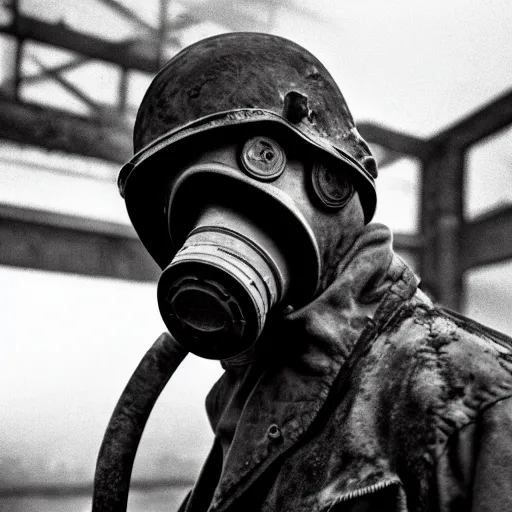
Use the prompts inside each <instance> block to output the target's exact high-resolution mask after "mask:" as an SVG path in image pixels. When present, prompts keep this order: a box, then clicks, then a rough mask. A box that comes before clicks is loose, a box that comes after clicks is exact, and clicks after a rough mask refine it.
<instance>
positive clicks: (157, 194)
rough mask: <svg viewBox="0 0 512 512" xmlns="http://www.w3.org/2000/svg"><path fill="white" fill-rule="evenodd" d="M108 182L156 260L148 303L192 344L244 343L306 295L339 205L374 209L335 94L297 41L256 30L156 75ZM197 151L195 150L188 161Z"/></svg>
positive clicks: (206, 348)
mask: <svg viewBox="0 0 512 512" xmlns="http://www.w3.org/2000/svg"><path fill="white" fill-rule="evenodd" d="M134 146H135V150H136V151H137V153H136V155H135V156H134V157H133V159H132V160H131V161H130V162H128V163H127V164H126V165H125V166H124V167H123V169H122V170H121V173H120V176H119V186H120V190H121V194H122V195H123V197H124V198H125V200H126V205H127V208H128V213H129V214H130V218H131V220H132V223H133V225H134V227H135V229H136V231H137V233H138V234H139V237H140V238H141V240H142V242H143V243H144V245H145V246H146V248H147V249H148V251H149V252H150V254H151V255H152V256H153V257H154V259H155V260H156V261H157V263H158V264H159V265H160V266H161V268H162V270H163V273H162V275H161V278H160V281H159V284H158V292H157V295H158V305H159V308H160V312H161V315H162V318H163V320H164V322H165V324H166V325H167V327H168V329H169V331H170V332H171V334H172V335H173V336H174V337H175V338H176V339H177V341H178V342H179V343H181V344H183V345H184V346H185V347H186V348H187V349H188V350H189V351H190V352H193V353H195V354H197V355H200V356H203V357H206V358H213V359H226V358H231V357H234V356H236V355H238V354H241V353H243V352H244V351H246V350H248V349H250V348H251V347H252V346H253V345H254V343H255V341H256V340H257V339H258V337H259V336H260V335H261V333H262V331H263V329H264V327H265V324H266V323H267V322H268V318H269V315H270V316H271V315H273V314H277V313H278V312H280V311H283V310H285V309H287V310H289V309H290V306H291V307H292V308H297V307H300V306H302V305H305V304H306V303H307V302H308V301H310V300H311V299H312V298H313V297H314V296H315V293H317V289H318V287H319V283H320V280H321V275H322V272H324V269H323V265H324V262H323V261H322V259H323V258H325V254H326V252H327V251H328V250H330V249H329V247H326V245H328V243H330V240H329V238H330V237H331V235H329V236H328V235H327V231H329V230H330V233H332V232H336V230H338V231H339V228H340V222H341V218H340V215H341V213H340V212H343V210H344V208H345V207H346V206H347V205H348V204H350V203H351V200H352V199H354V196H355V194H356V192H355V190H357V191H358V192H359V195H358V197H359V199H360V201H361V204H362V211H363V212H364V217H365V218H364V219H363V223H364V222H368V221H369V220H370V219H371V217H372V215H373V212H374V210H375V202H376V195H375V187H374V177H375V176H376V167H375V161H374V159H373V157H372V156H371V154H370V151H369V149H368V146H367V145H366V143H365V142H364V140H363V139H362V138H361V137H360V136H359V134H358V133H357V130H356V128H355V126H354V123H353V120H352V117H351V115H350V112H349V111H348V108H347V106H346V104H345V102H344V99H343V96H342V95H341V92H340V91H339V89H338V88H337V86H336V84H335V83H334V80H333V79H332V77H331V76H330V75H329V73H328V72H327V70H326V69H325V68H324V67H323V65H322V64H321V63H320V62H319V61H318V60H317V59H316V58H315V57H314V56H313V55H311V54H310V53H308V52H307V51H306V50H304V49H303V48H301V47H300V46H298V45H296V44H294V43H292V42H291V41H288V40H286V39H283V38H279V37H276V36H270V35H266V34H251V33H232V34H222V35H220V36H216V37H213V38H209V39H206V40H203V41H200V42H198V43H196V44H195V45H192V46H190V47H188V48H186V49H185V50H183V51H182V52H180V53H179V54H178V55H177V56H175V57H174V58H173V59H171V60H170V61H169V63H168V64H167V66H165V67H164V68H163V69H162V70H161V71H160V73H159V74H158V75H157V76H156V77H155V79H154V81H153V83H152V84H151V86H150V88H149V89H148V91H147V93H146V95H145V97H144V99H143V101H142V104H141V107H140V109H139V112H138V115H137V120H136V123H135V129H134ZM195 155H197V156H195Z"/></svg>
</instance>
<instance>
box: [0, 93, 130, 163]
mask: <svg viewBox="0 0 512 512" xmlns="http://www.w3.org/2000/svg"><path fill="white" fill-rule="evenodd" d="M0 139H7V140H10V141H13V142H19V143H23V144H29V145H32V146H39V147H42V148H46V149H53V150H61V151H66V152H68V153H75V154H77V155H83V156H90V157H95V158H101V159H104V160H108V161H111V162H116V163H123V162H125V161H126V160H128V159H129V158H130V157H131V155H132V148H131V138H130V131H129V130H128V129H123V128H121V127H120V126H119V125H113V124H110V123H107V122H105V121H102V120H99V119H97V120H93V119H91V118H88V117H81V116H78V115H74V114H70V113H69V112H64V111H60V110H56V109H52V108H49V107H42V106H39V105H34V104H30V103H21V102H14V101H12V100H11V99H9V98H6V97H5V96H2V95H0Z"/></svg>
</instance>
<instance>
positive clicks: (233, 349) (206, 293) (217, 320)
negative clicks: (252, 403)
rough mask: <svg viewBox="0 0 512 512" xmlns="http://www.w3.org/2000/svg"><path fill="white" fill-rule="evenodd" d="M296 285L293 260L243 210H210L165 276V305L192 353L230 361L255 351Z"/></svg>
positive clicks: (161, 287) (161, 290) (161, 293)
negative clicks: (277, 307) (267, 322)
mask: <svg viewBox="0 0 512 512" xmlns="http://www.w3.org/2000/svg"><path fill="white" fill-rule="evenodd" d="M289 281H290V269H289V265H288V264H287V262H286V259H285V258H284V256H283V254H282V253H281V251H280V250H279V248H278V247H277V245H276V244H275V243H274V241H273V240H272V239H271V238H270V237H269V235H268V234H267V233H265V231H264V230H263V229H261V227H259V226H258V225H257V224H256V223H255V222H254V221H252V219H250V218H248V217H246V216H245V215H244V214H243V213H241V212H239V211H235V210H233V209H231V208H228V207H225V206H221V205H219V204H210V205H208V206H205V207H204V209H203V211H202V212H201V213H200V215H199V218H198V220H197V221H196V223H195V225H194V226H193V228H192V230H191V231H190V232H189V233H188V236H187V238H186V241H185V243H184V244H183V246H182V247H181V249H180V250H179V251H178V252H177V254H176V256H175V257H174V259H173V260H172V262H171V263H170V265H169V266H168V267H167V268H166V269H165V270H164V272H163V274H162V276H161V278H160V281H159V284H158V303H159V307H160V312H161V315H162V318H163V319H164V321H165V322H166V324H167V326H168V328H169V330H170V332H171V334H173V335H174V336H175V337H176V339H177V340H178V341H179V342H181V343H183V344H184V345H185V346H186V348H188V349H189V350H190V351H191V352H193V353H195V354H197V355H200V356H202V357H206V358H212V359H225V358H229V357H231V356H234V355H237V354H239V353H241V352H243V351H244V350H246V349H248V348H249V347H250V346H252V344H253V343H254V341H255V340H256V339H257V338H258V337H259V335H260V334H261V332H262V330H263V327H264V324H265V320H266V318H267V314H268V312H269V310H270V309H271V308H272V307H273V306H275V305H276V304H277V303H279V302H280V301H281V300H282V298H283V297H284V296H285V295H286V293H287V291H288V287H289Z"/></svg>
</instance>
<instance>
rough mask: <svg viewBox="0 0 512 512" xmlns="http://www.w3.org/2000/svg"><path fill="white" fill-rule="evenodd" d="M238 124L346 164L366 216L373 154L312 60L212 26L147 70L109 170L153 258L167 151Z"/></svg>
mask: <svg viewBox="0 0 512 512" xmlns="http://www.w3.org/2000/svg"><path fill="white" fill-rule="evenodd" d="M248 123H251V124H257V123H260V124H264V125H267V126H268V125H269V124H272V125H273V126H274V127H276V126H281V127H283V128H284V129H286V130H287V131H288V132H290V133H293V134H295V135H296V136H297V137H298V138H299V139H302V141H303V142H305V143H307V144H310V145H311V146H313V147H315V148H317V149H318V150H320V151H323V152H325V153H327V154H329V155H331V157H334V158H335V159H337V160H338V161H340V164H341V165H342V166H343V168H344V169H346V170H348V171H349V172H353V176H354V180H355V182H356V184H357V186H358V189H359V192H360V194H359V195H360V199H361V203H362V206H363V209H364V213H365V219H366V221H367V222H369V221H370V220H371V218H372V217H373V214H374V212H375V207H376V192H375V182H374V179H375V178H376V177H377V167H376V163H375V160H374V158H373V157H372V155H371V153H370V150H369V148H368V145H367V144H366V142H365V141H364V140H363V138H362V137H361V136H360V135H359V133H358V131H357V129H356V127H355V124H354V121H353V118H352V115H351V113H350V111H349V109H348V107H347V104H346V102H345V99H344V98H343V95H342V94H341V91H340V90H339V88H338V86H337V85H336V83H335V81H334V79H333V78H332V76H331V75H330V74H329V72H328V71H327V70H326V68H325V67H324V66H323V65H322V63H321V62H320V61H319V60H318V59H317V58H316V57H314V56H313V55H312V54H311V53H310V52H308V51H307V50H305V49H304V48H302V47H301V46H299V45H298V44H296V43H293V42H292V41H289V40H287V39H285V38H282V37H278V36H275V35H270V34H261V33H254V32H235V33H228V34H222V35H218V36H214V37H210V38H207V39H204V40H201V41H199V42H197V43H195V44H193V45H191V46H189V47H187V48H185V49H184V50H182V51H181V52H179V53H178V54H177V55H176V56H174V57H173V58H172V59H171V60H170V61H169V62H168V63H167V64H166V65H165V66H164V67H163V69H161V70H160V72H159V73H158V74H157V75H156V77H155V78H154V80H153V82H152V83H151V85H150V86H149V88H148V90H147V92H146V94H145V96H144V99H143V100H142V103H141V105H140V108H139V111H138V114H137V118H136V121H135V127H134V151H135V152H136V154H135V156H134V157H133V158H132V159H131V160H130V161H129V162H128V163H127V164H125V166H123V168H122V169H121V172H120V174H119V179H118V185H119V189H120V192H121V195H122V196H123V197H124V198H125V200H126V205H127V209H128V213H129V215H130V218H131V220H132V223H133V225H134V227H135V229H136V230H137V232H138V234H139V236H140V238H141V240H142V242H143V243H144V244H145V246H146V248H147V249H148V251H149V252H150V254H151V255H152V256H153V257H154V259H155V260H156V261H157V263H158V264H159V265H160V266H161V267H164V266H165V265H167V264H168V263H169V261H170V260H171V258H172V257H173V255H174V253H175V251H176V248H174V247H172V242H171V241H169V240H166V239H165V238H166V237H165V236H161V235H164V234H167V231H168V228H167V224H166V222H167V218H166V212H165V208H166V201H167V200H168V198H167V196H166V191H167V190H168V189H167V188H166V185H165V184H166V182H167V181H168V180H169V177H170V175H172V173H173V169H172V162H173V161H174V159H175V156H173V155H178V154H179V152H178V148H181V150H183V148H184V147H186V145H185V144H186V143H189V142H190V141H194V140H197V137H198V136H200V135H201V134H210V133H211V132H212V131H218V130H221V129H226V128H227V127H230V126H231V127H233V126H239V125H245V124H248ZM163 155H166V156H165V158H164V160H163V161H164V165H163V166H162V164H161V163H160V164H157V162H158V160H159V159H160V162H162V158H163ZM148 163H149V164H150V165H148ZM153 164H157V165H153ZM167 238H168V236H167Z"/></svg>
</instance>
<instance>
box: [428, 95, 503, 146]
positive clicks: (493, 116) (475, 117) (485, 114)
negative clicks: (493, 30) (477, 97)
mask: <svg viewBox="0 0 512 512" xmlns="http://www.w3.org/2000/svg"><path fill="white" fill-rule="evenodd" d="M510 124H512V89H510V90H508V91H506V92H504V93H503V94H501V95H500V96H498V97H497V98H495V99H494V100H493V101H491V102H490V103H488V104H486V105H484V106H483V107H481V108H479V109H478V110H476V111H475V112H473V113H472V114H470V115H468V116H466V117H464V118H462V119H460V120H459V121H457V122H456V123H455V124H454V125H452V126H450V127H449V128H447V129H446V130H443V131H442V132H440V133H439V134H438V135H436V136H435V137H434V138H433V139H432V142H433V143H441V144H443V145H445V146H450V147H452V148H454V149H455V148H458V149H464V148H467V147H469V146H471V145H472V144H475V143H476V142H478V141H480V140H482V139H484V138H485V137H488V136H489V135H492V134H494V133H496V132H497V131H499V130H502V129H503V128H506V127H507V126H509V125H510Z"/></svg>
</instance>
